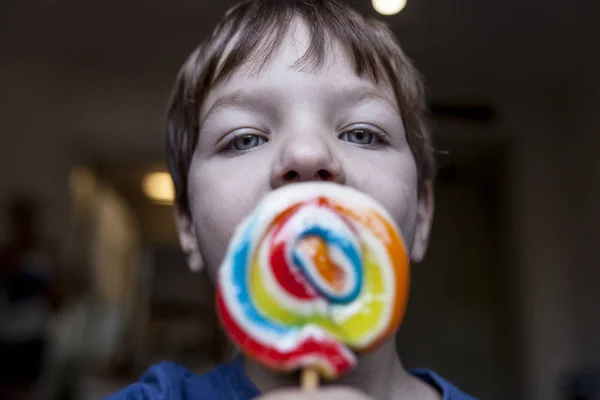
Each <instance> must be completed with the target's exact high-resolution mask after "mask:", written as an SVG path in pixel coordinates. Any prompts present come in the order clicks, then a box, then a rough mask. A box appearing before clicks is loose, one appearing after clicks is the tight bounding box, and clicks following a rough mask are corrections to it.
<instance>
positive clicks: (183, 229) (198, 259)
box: [174, 205, 204, 272]
mask: <svg viewBox="0 0 600 400" xmlns="http://www.w3.org/2000/svg"><path fill="white" fill-rule="evenodd" d="M174 212H175V226H176V227H177V233H178V235H179V244H180V245H181V250H183V253H184V254H185V256H186V258H187V263H188V266H189V267H190V269H191V270H192V271H193V272H199V271H201V270H202V268H203V267H204V262H203V261H202V255H201V254H200V248H199V247H198V238H197V237H196V231H195V229H194V223H193V222H192V218H191V216H190V213H189V212H187V211H184V210H182V209H181V207H179V206H177V205H176V206H175V207H174Z"/></svg>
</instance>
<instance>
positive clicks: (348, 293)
mask: <svg viewBox="0 0 600 400" xmlns="http://www.w3.org/2000/svg"><path fill="white" fill-rule="evenodd" d="M408 265H409V261H408V257H407V253H406V249H405V246H404V243H403V241H402V238H401V236H400V231H399V229H398V228H397V227H396V226H395V224H394V222H393V221H392V218H391V217H390V216H389V215H388V213H387V212H386V210H385V209H384V208H383V207H382V206H381V205H379V204H378V203H377V202H376V201H375V200H373V199H371V198H370V197H368V196H366V195H365V194H363V193H361V192H358V191H356V190H354V189H351V188H349V187H346V186H341V185H337V184H333V183H316V182H313V183H299V184H293V185H288V186H285V187H283V188H281V189H278V190H276V191H273V192H271V193H270V194H268V195H267V196H266V197H265V198H264V199H263V201H262V202H261V203H260V204H259V205H258V206H257V208H256V209H255V211H254V212H253V213H252V214H251V215H250V216H249V217H247V218H246V219H245V220H244V221H243V222H242V223H241V224H240V226H239V227H238V228H237V230H236V232H235V234H234V235H233V238H232V240H231V243H230V246H229V249H228V252H227V254H226V256H225V259H224V261H223V263H222V265H221V269H220V271H219V277H218V284H217V312H218V314H219V317H220V319H221V322H222V324H223V326H224V328H225V330H226V331H227V332H228V334H229V336H230V338H231V339H232V340H233V342H234V343H235V344H237V345H238V346H239V347H240V349H241V351H242V352H243V353H245V354H246V355H247V356H249V357H252V358H253V359H255V360H257V361H258V362H260V363H262V364H264V365H266V366H268V367H270V368H272V369H275V370H278V371H285V372H291V371H295V370H299V369H312V370H316V371H318V373H320V375H321V376H322V377H324V378H325V379H333V378H336V377H339V376H340V375H342V374H343V373H344V372H346V371H347V370H349V369H350V368H352V367H353V366H354V365H356V362H357V360H356V356H355V353H360V352H364V351H368V350H369V349H372V348H374V347H376V346H377V344H379V343H380V342H381V341H382V340H384V339H385V338H386V337H388V336H389V335H390V334H392V333H393V332H394V331H395V330H396V328H397V326H398V325H399V324H400V322H401V320H402V318H403V316H404V311H405V307H406V301H407V294H408V281H409V279H408V277H409V268H408Z"/></svg>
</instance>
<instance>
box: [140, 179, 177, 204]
mask: <svg viewBox="0 0 600 400" xmlns="http://www.w3.org/2000/svg"><path fill="white" fill-rule="evenodd" d="M142 190H143V191H144V194H145V195H146V196H148V197H149V198H150V200H152V201H153V202H155V203H157V204H164V205H171V204H173V201H174V200H175V188H174V187H173V180H172V179H171V175H169V173H167V172H152V173H150V174H148V175H146V176H145V177H144V179H143V180H142Z"/></svg>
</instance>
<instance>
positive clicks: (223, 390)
mask: <svg viewBox="0 0 600 400" xmlns="http://www.w3.org/2000/svg"><path fill="white" fill-rule="evenodd" d="M256 394H258V391H257V390H256V388H255V387H254V386H253V385H249V382H245V380H244V376H243V374H242V370H241V368H240V366H239V365H238V364H237V363H236V362H232V363H228V364H221V365H219V366H217V367H216V368H214V369H212V370H211V371H209V372H207V373H205V374H200V375H198V374H195V373H193V372H191V371H189V370H187V369H186V368H184V367H183V366H181V365H178V364H176V363H170V362H165V363H161V364H157V365H155V366H153V367H151V368H150V369H149V370H148V371H147V372H146V373H145V374H144V375H143V376H142V378H141V379H140V380H139V381H138V382H136V383H134V384H132V385H130V386H128V387H126V388H125V389H123V390H121V391H120V392H117V393H115V394H113V395H112V396H109V397H108V398H106V399H105V400H217V399H232V400H238V399H246V398H252V397H254V396H256Z"/></svg>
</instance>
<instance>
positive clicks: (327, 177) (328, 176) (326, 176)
mask: <svg viewBox="0 0 600 400" xmlns="http://www.w3.org/2000/svg"><path fill="white" fill-rule="evenodd" d="M317 175H318V176H319V178H320V179H321V180H324V181H331V180H333V174H332V173H331V172H329V171H327V170H326V169H320V170H319V172H317Z"/></svg>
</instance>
